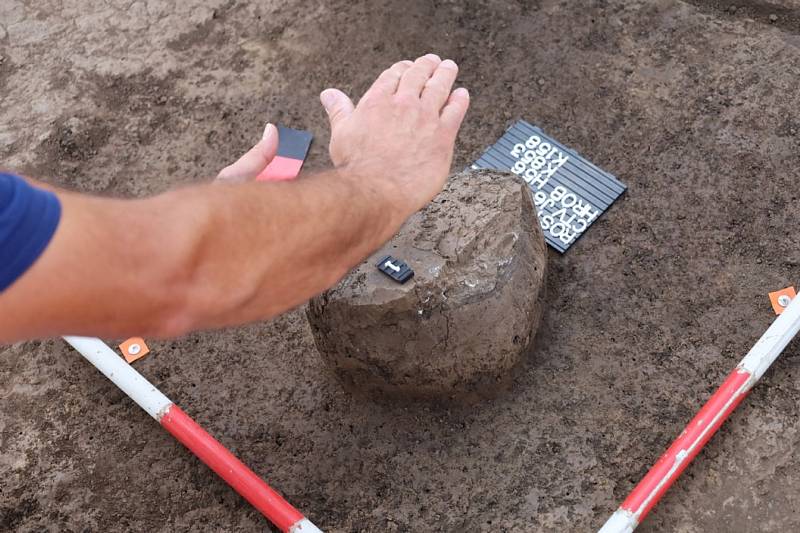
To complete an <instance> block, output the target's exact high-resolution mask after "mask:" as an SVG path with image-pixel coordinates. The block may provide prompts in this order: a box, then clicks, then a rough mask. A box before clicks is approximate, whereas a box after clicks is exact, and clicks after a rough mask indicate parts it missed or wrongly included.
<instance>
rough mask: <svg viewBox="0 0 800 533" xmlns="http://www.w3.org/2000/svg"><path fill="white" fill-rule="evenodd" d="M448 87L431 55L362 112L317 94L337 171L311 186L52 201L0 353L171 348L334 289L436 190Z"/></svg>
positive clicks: (453, 106) (259, 155)
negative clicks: (130, 342) (95, 340)
mask: <svg viewBox="0 0 800 533" xmlns="http://www.w3.org/2000/svg"><path fill="white" fill-rule="evenodd" d="M455 76H456V69H455V65H454V64H452V63H451V62H445V63H442V62H441V61H440V60H439V59H438V58H436V57H431V56H426V57H424V58H420V59H418V60H417V61H416V62H414V63H413V64H412V63H411V62H400V63H397V64H396V65H394V66H393V67H392V68H390V69H387V71H385V72H384V73H383V74H382V75H381V77H380V78H378V80H377V81H376V82H375V84H374V85H373V87H372V88H371V89H370V90H369V91H368V92H367V93H366V94H365V95H364V97H363V98H362V99H361V101H360V102H359V104H358V107H354V106H353V105H352V103H351V102H350V100H349V99H348V98H347V97H346V96H344V94H342V93H341V92H339V91H336V90H328V91H325V92H323V95H322V99H323V104H324V105H325V107H326V109H327V110H328V112H329V114H330V116H331V124H332V140H331V156H332V158H333V160H334V163H335V164H336V166H337V168H336V169H334V170H331V171H329V172H325V173H322V174H319V175H315V176H311V177H309V178H304V179H300V180H297V181H294V182H283V183H227V184H222V185H220V184H214V185H205V186H197V187H189V188H185V189H179V190H175V191H171V192H168V193H166V194H163V195H160V196H156V197H152V198H146V199H140V200H113V199H100V198H93V197H89V196H83V195H78V194H72V193H64V192H59V193H58V195H59V198H60V199H61V202H62V219H61V224H60V226H59V228H58V230H57V231H56V234H55V236H54V238H53V240H52V242H51V243H50V245H49V247H48V248H47V250H45V252H44V254H43V255H42V256H41V257H40V258H39V259H38V260H37V261H36V263H35V264H34V265H33V266H32V267H31V268H30V270H29V271H28V272H27V273H26V274H24V275H23V276H22V277H21V278H20V279H19V280H17V282H16V283H14V284H13V285H12V286H11V287H10V288H9V289H7V290H6V291H5V292H3V293H0V342H10V341H14V340H20V339H28V338H35V337H45V336H52V335H62V334H84V335H100V336H115V337H121V336H127V335H133V334H141V335H147V336H154V337H156V336H157V337H169V336H175V335H180V334H183V333H185V332H188V331H191V330H195V329H206V328H217V327H223V326H228V325H233V324H240V323H245V322H250V321H254V320H259V319H264V318H269V317H273V316H275V315H277V314H279V313H281V312H283V311H285V310H287V309H290V308H292V307H294V306H296V305H298V304H300V303H302V302H304V301H305V300H307V299H308V298H309V297H311V296H313V295H314V294H317V293H319V292H321V291H322V290H324V289H326V288H328V287H330V286H331V285H333V284H334V283H336V281H337V280H338V279H340V278H341V277H342V276H343V275H344V274H345V273H346V272H347V271H348V270H349V269H350V268H352V267H353V266H354V265H356V264H357V263H358V262H359V261H361V260H362V259H363V258H364V257H366V256H367V255H368V254H370V253H371V252H372V251H374V250H375V249H376V248H377V247H379V246H380V245H381V244H382V243H383V242H385V241H386V240H387V239H389V238H390V237H391V235H392V234H393V233H395V232H396V231H397V229H398V228H399V227H400V225H401V224H402V223H403V221H404V220H405V219H406V218H407V217H408V216H410V215H411V214H412V213H413V212H415V211H416V210H418V209H419V208H421V207H422V206H423V205H424V204H425V203H426V202H427V201H429V200H430V198H432V197H433V196H434V195H435V194H436V193H438V192H439V190H441V187H442V185H443V184H444V180H445V179H446V175H447V173H448V172H449V167H450V162H451V159H452V151H453V143H454V141H455V136H456V133H457V131H458V128H459V126H460V123H461V120H462V119H463V116H464V113H465V112H466V109H467V106H468V103H469V102H468V96H467V94H466V92H465V91H455V92H453V93H451V92H450V89H451V87H452V84H453V82H454V80H455ZM260 144H262V146H261V147H260V148H261V152H259V145H257V146H256V148H254V149H253V150H252V151H251V152H249V153H248V154H246V155H245V156H244V157H243V158H242V159H241V160H240V161H239V162H237V163H236V164H234V165H232V166H231V167H228V168H226V169H224V170H223V172H222V173H221V175H220V178H221V179H223V180H224V181H227V182H237V181H241V180H242V178H244V179H247V178H250V177H252V176H254V175H255V174H257V173H258V170H259V168H263V166H265V165H266V163H267V162H268V160H269V158H270V157H271V156H270V155H269V154H267V153H266V152H268V151H269V149H265V147H264V146H263V143H260ZM272 154H273V155H274V151H273V152H272Z"/></svg>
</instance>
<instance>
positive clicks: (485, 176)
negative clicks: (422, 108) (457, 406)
mask: <svg viewBox="0 0 800 533" xmlns="http://www.w3.org/2000/svg"><path fill="white" fill-rule="evenodd" d="M386 257H392V258H393V259H395V258H397V259H400V260H402V261H403V262H405V263H406V264H408V265H410V266H411V267H413V269H414V277H413V278H412V279H411V280H409V281H406V282H405V283H403V284H400V283H397V282H396V281H395V280H393V279H391V278H390V277H389V276H386V275H385V274H384V273H382V272H380V271H379V270H378V269H377V268H376V265H381V264H385V263H383V262H382V261H383V258H386ZM390 264H391V261H390ZM546 266H547V248H546V245H545V242H544V236H543V235H542V230H541V229H540V227H539V223H538V219H537V214H536V208H535V207H534V205H533V195H532V194H531V192H530V190H529V189H528V187H527V185H526V184H525V183H523V182H522V181H521V180H520V179H519V177H518V176H517V175H515V174H512V173H510V172H497V171H493V170H482V171H465V172H462V173H460V174H457V175H455V176H450V178H449V181H448V183H447V184H446V185H445V187H444V190H443V191H442V192H441V193H440V194H439V195H438V196H437V197H436V198H435V199H434V200H433V202H431V203H430V204H428V206H427V207H425V209H423V210H422V211H420V212H419V213H417V214H416V215H414V216H412V217H411V218H410V219H409V220H408V222H406V224H404V225H403V227H402V228H401V229H400V231H399V232H398V234H397V235H395V236H394V237H393V238H392V239H391V240H390V241H389V242H387V243H386V244H385V245H384V246H383V247H381V249H379V250H378V251H376V252H375V253H374V254H372V256H371V257H368V258H367V259H366V260H365V261H364V262H362V263H361V264H360V265H358V267H357V268H354V269H353V271H352V272H350V274H348V275H347V276H346V277H345V279H343V280H342V281H341V283H339V284H337V285H336V286H335V287H334V288H332V289H331V290H329V291H326V292H325V293H323V294H322V295H320V296H319V297H317V298H314V299H313V300H312V301H311V302H310V303H309V305H308V313H307V316H308V321H309V324H310V325H311V331H312V334H313V335H314V339H315V342H316V346H317V350H318V351H319V354H320V356H321V357H322V359H323V360H324V361H325V363H326V364H327V365H328V367H329V368H330V369H331V370H332V371H333V373H334V375H336V377H338V378H339V380H340V381H341V382H342V384H343V385H344V386H345V387H346V388H347V390H349V391H351V392H354V393H356V394H361V395H364V396H368V397H370V398H373V399H376V400H385V401H389V402H402V401H403V400H411V401H413V400H445V401H455V402H472V401H479V400H480V399H482V398H488V397H494V396H496V395H497V394H498V393H499V392H500V391H501V390H502V389H503V388H505V387H506V386H507V385H508V383H509V382H510V378H511V376H512V370H513V369H514V368H515V367H517V366H518V365H519V363H520V362H521V361H522V359H523V358H524V357H525V355H527V353H528V350H529V349H531V348H532V344H531V342H532V340H533V338H534V336H535V335H536V331H537V329H538V328H539V321H540V320H541V317H542V312H543V310H544V307H545V305H546V303H545V294H546V291H545V283H544V282H545V276H546V272H547V270H546ZM400 272H402V269H401V270H400Z"/></svg>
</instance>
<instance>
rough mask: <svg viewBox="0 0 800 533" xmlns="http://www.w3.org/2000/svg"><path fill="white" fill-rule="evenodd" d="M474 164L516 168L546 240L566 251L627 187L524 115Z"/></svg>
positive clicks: (501, 168) (496, 167)
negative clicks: (529, 195)
mask: <svg viewBox="0 0 800 533" xmlns="http://www.w3.org/2000/svg"><path fill="white" fill-rule="evenodd" d="M472 168H473V169H481V168H490V169H495V170H506V171H511V172H513V173H514V174H517V175H518V176H520V177H521V178H522V179H523V180H525V182H526V183H527V184H528V186H529V187H530V188H531V191H532V192H533V202H534V204H536V209H537V210H538V212H539V223H540V224H541V226H542V230H543V231H544V236H545V239H546V240H547V244H549V245H550V246H552V247H553V248H555V249H556V250H558V251H559V252H561V253H564V252H566V251H567V249H568V248H569V247H570V246H571V245H572V244H573V243H574V242H575V241H576V240H577V239H578V237H580V236H581V235H582V234H583V232H584V231H586V229H587V228H588V227H589V226H590V225H591V224H592V223H593V222H594V221H595V220H597V218H598V217H599V216H600V215H602V214H603V213H604V212H605V210H606V209H608V208H609V207H610V206H611V204H612V203H614V200H616V199H617V198H619V197H620V195H622V193H623V192H625V189H627V187H626V186H625V184H624V183H622V182H621V181H619V180H618V179H617V178H615V177H614V176H613V175H611V174H609V173H608V172H606V171H605V170H603V169H601V168H599V167H598V166H597V165H595V164H593V163H592V162H590V161H588V160H587V159H585V158H584V157H582V156H581V155H580V154H579V153H578V152H576V151H575V150H572V149H570V148H567V147H566V146H564V145H563V144H561V143H559V142H558V141H556V140H555V139H553V138H552V137H549V136H548V135H546V134H545V133H544V132H543V131H542V130H541V129H539V128H538V127H536V126H533V125H531V124H529V123H527V122H525V121H524V120H520V121H517V123H516V124H514V125H513V126H511V127H510V128H509V129H508V131H506V132H505V134H504V135H503V136H502V137H500V140H498V141H497V142H496V143H495V144H494V145H492V146H490V147H489V149H487V150H486V152H484V154H483V155H482V156H481V157H480V159H478V160H477V161H476V162H475V163H474V164H473V165H472Z"/></svg>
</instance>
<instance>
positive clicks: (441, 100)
mask: <svg viewBox="0 0 800 533" xmlns="http://www.w3.org/2000/svg"><path fill="white" fill-rule="evenodd" d="M457 76H458V65H456V64H455V63H454V62H453V61H452V60H450V59H445V60H444V61H442V62H441V63H440V64H439V67H438V68H437V69H436V71H435V72H434V73H433V76H431V78H430V79H429V80H428V82H427V83H426V84H425V88H424V89H423V90H422V101H423V102H425V103H426V104H429V105H431V106H432V107H434V108H435V109H436V111H440V110H441V109H442V108H443V107H444V105H445V104H446V103H447V99H448V98H449V97H450V91H452V90H453V84H454V83H455V82H456V77H457Z"/></svg>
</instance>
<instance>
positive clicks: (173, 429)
mask: <svg viewBox="0 0 800 533" xmlns="http://www.w3.org/2000/svg"><path fill="white" fill-rule="evenodd" d="M161 425H162V426H164V428H165V429H166V430H167V431H169V432H170V433H171V434H172V436H174V437H175V438H176V439H178V440H179V441H180V442H181V443H182V444H183V445H184V446H186V447H187V448H189V449H190V450H191V451H192V452H193V453H194V454H195V455H196V456H197V457H199V458H200V460H201V461H203V462H204V463H205V464H206V465H208V467H209V468H211V470H213V471H214V472H216V473H217V474H218V475H219V476H220V477H221V478H222V479H224V480H225V481H226V482H227V483H228V485H230V486H231V487H233V489H234V490H235V491H236V492H238V493H239V494H240V495H241V496H242V497H244V499H246V500H247V501H248V502H250V503H251V504H252V505H253V507H255V508H256V509H258V510H259V511H260V512H261V514H263V515H264V516H266V517H267V518H268V519H269V520H270V521H271V522H272V523H273V524H275V525H276V526H277V527H278V528H279V529H280V530H281V531H284V532H287V531H289V529H290V528H291V527H292V526H293V525H295V524H296V523H297V522H299V521H300V520H302V519H303V515H302V514H300V511H298V510H297V509H295V508H294V507H292V506H291V504H289V502H287V501H286V500H284V499H283V497H282V496H281V495H280V494H278V493H277V492H275V491H274V490H272V489H271V488H270V487H269V485H267V484H266V483H265V482H264V481H263V480H262V479H261V478H259V477H258V476H257V475H256V474H255V473H253V471H252V470H250V469H249V468H247V466H246V465H245V464H244V463H242V462H241V461H240V460H239V459H237V458H236V456H234V455H233V454H232V453H231V452H229V451H228V450H227V449H226V448H225V447H224V446H223V445H222V444H220V443H219V442H217V440H216V439H215V438H214V437H212V436H211V435H209V434H208V433H207V432H206V431H205V430H204V429H203V428H201V427H200V426H199V425H198V424H197V423H196V422H195V421H194V420H192V419H191V418H190V417H189V415H187V414H186V413H184V412H183V411H182V410H181V408H180V407H178V406H177V405H175V404H172V406H170V408H169V409H168V410H167V412H166V413H165V414H164V416H163V417H162V418H161Z"/></svg>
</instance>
